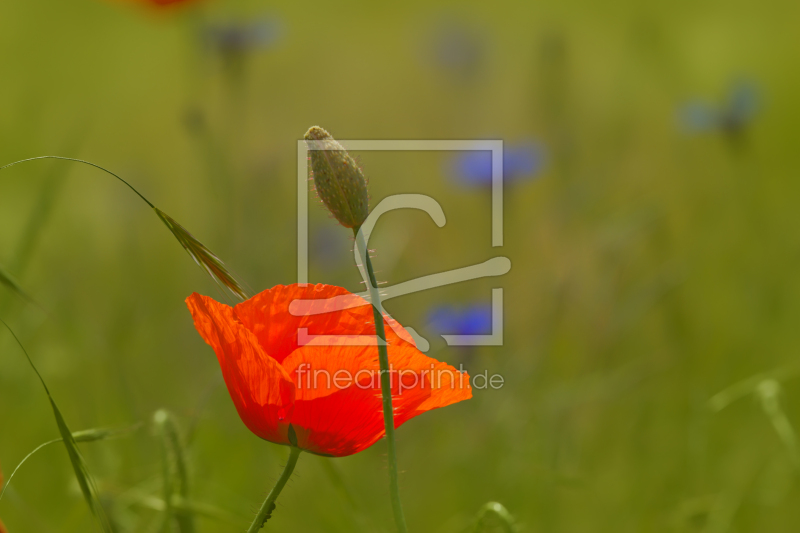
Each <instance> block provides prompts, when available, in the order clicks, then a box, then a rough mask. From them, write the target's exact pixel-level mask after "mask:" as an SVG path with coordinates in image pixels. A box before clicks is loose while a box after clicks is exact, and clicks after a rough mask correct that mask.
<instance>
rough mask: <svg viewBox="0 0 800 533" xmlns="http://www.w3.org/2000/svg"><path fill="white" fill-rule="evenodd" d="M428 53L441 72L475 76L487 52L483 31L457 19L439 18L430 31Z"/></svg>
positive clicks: (462, 76)
mask: <svg viewBox="0 0 800 533" xmlns="http://www.w3.org/2000/svg"><path fill="white" fill-rule="evenodd" d="M427 55H428V57H429V60H430V62H431V63H432V65H433V66H434V67H435V68H436V69H437V71H438V72H443V73H446V74H450V75H453V76H455V77H457V78H460V79H462V80H463V79H466V78H474V76H475V74H476V73H477V72H478V71H479V69H480V67H481V65H482V63H483V60H484V56H485V55H486V42H485V39H484V36H483V34H482V32H481V31H480V30H479V29H477V28H475V27H472V26H470V25H468V24H466V23H464V22H463V21H460V20H458V19H454V18H453V19H450V18H448V19H443V20H440V21H439V22H438V23H437V24H436V25H435V27H434V28H433V31H432V32H431V34H430V37H429V39H428V43H427Z"/></svg>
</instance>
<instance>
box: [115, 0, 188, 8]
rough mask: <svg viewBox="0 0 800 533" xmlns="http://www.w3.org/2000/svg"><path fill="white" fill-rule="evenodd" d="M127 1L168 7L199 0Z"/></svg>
mask: <svg viewBox="0 0 800 533" xmlns="http://www.w3.org/2000/svg"><path fill="white" fill-rule="evenodd" d="M127 1H128V2H136V3H138V4H148V5H150V6H153V7H168V6H176V5H177V4H193V3H197V2H199V1H200V0H127Z"/></svg>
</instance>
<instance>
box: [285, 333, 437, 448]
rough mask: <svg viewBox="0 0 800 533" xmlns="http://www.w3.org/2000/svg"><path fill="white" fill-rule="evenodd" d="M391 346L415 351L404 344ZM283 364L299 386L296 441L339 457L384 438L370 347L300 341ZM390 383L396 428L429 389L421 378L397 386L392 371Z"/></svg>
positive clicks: (377, 370)
mask: <svg viewBox="0 0 800 533" xmlns="http://www.w3.org/2000/svg"><path fill="white" fill-rule="evenodd" d="M389 350H390V353H393V352H401V351H412V350H413V351H416V350H415V349H414V348H412V347H408V346H402V347H390V349H389ZM401 359H402V357H401ZM284 368H286V370H287V371H288V372H289V374H290V375H291V376H292V378H293V379H294V381H295V383H296V387H297V388H296V397H295V408H294V411H293V413H292V426H293V427H294V428H295V431H296V432H297V438H298V446H300V447H301V448H304V449H306V450H308V451H311V452H313V453H317V454H321V455H332V456H336V457H341V456H344V455H351V454H354V453H357V452H360V451H362V450H364V449H366V448H369V447H370V446H372V445H373V444H375V442H376V441H377V440H378V439H380V438H381V437H383V435H384V424H383V404H382V399H381V385H380V365H379V362H378V352H377V350H376V348H375V347H374V346H304V347H302V348H299V349H298V350H296V351H295V352H294V353H292V355H290V356H289V357H288V358H287V359H286V360H285V361H284ZM392 385H393V387H392V405H393V407H394V411H395V417H396V418H395V426H396V427H397V426H399V425H400V424H402V423H403V422H404V421H405V420H408V418H410V416H409V414H410V413H414V412H416V411H417V410H418V409H419V407H420V405H421V404H422V403H423V402H425V401H426V400H428V399H429V398H430V395H431V388H430V387H429V386H428V383H427V382H426V380H425V379H422V380H415V382H414V383H413V384H409V385H408V386H406V387H400V383H399V381H398V379H397V376H396V375H395V376H393V383H392Z"/></svg>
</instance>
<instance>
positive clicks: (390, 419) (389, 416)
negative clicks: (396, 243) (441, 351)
mask: <svg viewBox="0 0 800 533" xmlns="http://www.w3.org/2000/svg"><path fill="white" fill-rule="evenodd" d="M353 233H355V237H356V246H358V249H359V251H360V253H361V258H362V261H363V262H364V264H365V265H366V267H367V273H368V274H369V284H368V285H369V294H370V298H371V299H372V313H373V316H374V317H375V334H376V335H377V336H378V359H379V361H380V366H381V395H382V396H383V424H384V427H385V428H386V442H387V443H388V445H389V493H390V496H391V500H392V511H393V512H394V521H395V524H396V525H397V531H398V532H399V533H406V532H407V531H408V528H407V527H406V518H405V516H403V504H402V502H401V501H400V486H399V484H398V478H397V445H396V444H395V440H394V409H393V408H392V382H391V374H390V372H389V351H388V349H387V346H386V330H385V329H384V327H383V310H382V308H381V296H380V293H379V292H378V282H377V281H376V280H375V272H374V271H373V269H372V261H371V260H370V258H369V250H367V243H366V241H365V239H364V235H363V233H362V232H361V231H360V229H359V228H356V229H354V230H353Z"/></svg>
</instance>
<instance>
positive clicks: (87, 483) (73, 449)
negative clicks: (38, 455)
mask: <svg viewBox="0 0 800 533" xmlns="http://www.w3.org/2000/svg"><path fill="white" fill-rule="evenodd" d="M0 322H2V324H3V325H4V326H5V327H6V329H8V331H9V332H10V333H11V335H12V336H13V337H14V340H15V341H16V342H17V344H18V345H19V347H20V349H21V350H22V352H23V353H24V354H25V357H26V358H27V359H28V363H30V365H31V368H33V371H34V372H36V375H37V376H38V377H39V381H40V382H41V383H42V387H44V391H45V392H46V393H47V398H48V399H49V400H50V406H51V407H52V408H53V415H54V416H55V418H56V425H57V426H58V432H59V434H60V435H61V439H62V440H63V442H64V447H65V448H66V450H67V455H68V456H69V460H70V462H71V463H72V469H73V470H74V471H75V478H76V479H77V480H78V485H80V487H81V492H82V493H83V497H84V499H85V500H86V503H87V505H88V506H89V509H90V510H91V511H92V514H94V516H95V517H96V518H97V520H98V522H99V523H100V526H101V528H102V530H103V531H104V532H105V533H114V530H113V529H112V528H111V523H110V522H109V520H108V517H107V516H106V513H105V511H104V510H103V507H102V505H101V504H100V499H99V498H98V495H97V487H96V486H95V483H94V480H93V479H92V477H91V475H89V470H88V469H87V468H86V463H85V461H84V460H83V456H81V452H80V450H79V449H78V444H77V443H76V441H75V438H74V437H73V436H72V432H71V431H70V430H69V427H68V426H67V423H66V421H65V420H64V417H63V416H62V415H61V411H60V410H59V409H58V406H57V405H56V402H55V400H53V397H52V396H51V395H50V389H48V388H47V384H46V383H45V382H44V378H43V377H42V375H41V374H40V373H39V370H38V369H37V368H36V365H34V364H33V360H32V359H31V357H30V355H28V352H27V350H25V347H24V346H23V345H22V342H21V341H20V340H19V338H18V337H17V334H16V333H14V330H12V329H11V327H10V326H9V325H8V324H6V323H5V321H4V320H2V319H0Z"/></svg>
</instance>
